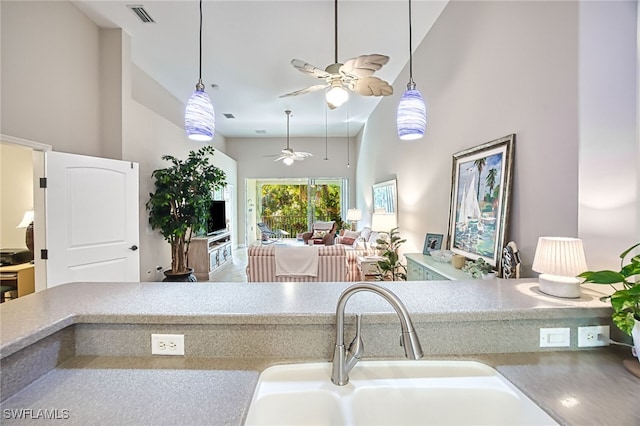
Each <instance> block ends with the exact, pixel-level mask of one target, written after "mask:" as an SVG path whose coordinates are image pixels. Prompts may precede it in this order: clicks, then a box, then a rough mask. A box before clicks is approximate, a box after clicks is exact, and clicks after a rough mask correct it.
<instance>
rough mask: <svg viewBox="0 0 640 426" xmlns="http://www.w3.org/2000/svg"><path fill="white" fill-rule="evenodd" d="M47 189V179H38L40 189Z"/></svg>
mask: <svg viewBox="0 0 640 426" xmlns="http://www.w3.org/2000/svg"><path fill="white" fill-rule="evenodd" d="M46 187H47V178H46V177H43V178H40V188H46Z"/></svg>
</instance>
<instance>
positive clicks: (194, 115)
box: [184, 88, 215, 142]
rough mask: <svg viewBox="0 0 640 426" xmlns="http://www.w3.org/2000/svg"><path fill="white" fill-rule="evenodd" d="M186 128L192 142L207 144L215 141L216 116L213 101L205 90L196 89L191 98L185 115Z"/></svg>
mask: <svg viewBox="0 0 640 426" xmlns="http://www.w3.org/2000/svg"><path fill="white" fill-rule="evenodd" d="M184 128H185V130H186V132H187V136H188V137H189V139H191V140H194V141H201V142H207V141H210V140H211V139H213V132H214V130H215V114H214V112H213V104H212V103H211V99H209V96H208V95H207V94H206V93H205V91H204V90H200V89H198V88H196V90H195V92H193V94H192V95H191V96H190V97H189V100H188V101H187V107H186V110H185V113H184Z"/></svg>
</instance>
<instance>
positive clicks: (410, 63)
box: [407, 0, 416, 89]
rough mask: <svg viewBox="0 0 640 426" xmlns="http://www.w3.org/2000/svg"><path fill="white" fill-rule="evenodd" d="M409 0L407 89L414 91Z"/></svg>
mask: <svg viewBox="0 0 640 426" xmlns="http://www.w3.org/2000/svg"><path fill="white" fill-rule="evenodd" d="M411 33H412V31H411V0H409V84H407V88H408V89H415V87H416V84H415V83H414V82H413V49H412V44H411Z"/></svg>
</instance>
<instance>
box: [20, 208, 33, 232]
mask: <svg viewBox="0 0 640 426" xmlns="http://www.w3.org/2000/svg"><path fill="white" fill-rule="evenodd" d="M33 217H34V215H33V210H27V211H26V212H24V216H22V220H21V221H20V223H19V224H18V226H16V228H26V227H27V226H29V224H31V222H33Z"/></svg>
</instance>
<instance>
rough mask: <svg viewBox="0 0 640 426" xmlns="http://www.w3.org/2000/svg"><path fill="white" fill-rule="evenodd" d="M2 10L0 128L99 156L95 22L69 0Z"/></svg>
mask: <svg viewBox="0 0 640 426" xmlns="http://www.w3.org/2000/svg"><path fill="white" fill-rule="evenodd" d="M0 8H2V13H1V15H2V17H1V30H0V31H1V37H0V39H1V42H2V61H1V67H2V115H1V117H0V119H1V120H2V121H1V127H2V133H3V134H6V135H12V136H17V137H20V138H23V139H27V140H32V141H38V142H42V143H45V144H49V145H52V146H55V149H56V150H57V151H65V152H73V153H76V154H84V155H96V156H101V155H102V154H103V147H102V146H101V141H100V90H99V89H100V84H99V55H98V52H99V50H98V47H99V31H98V28H97V27H96V25H95V24H94V23H93V22H92V21H91V20H89V18H87V17H86V16H85V15H84V14H83V13H82V12H80V11H79V10H78V9H77V8H76V7H75V6H74V5H73V4H71V3H70V2H57V1H56V2H49V1H2V2H0Z"/></svg>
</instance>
